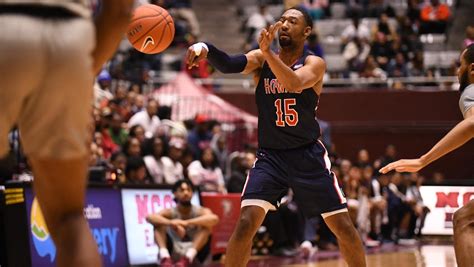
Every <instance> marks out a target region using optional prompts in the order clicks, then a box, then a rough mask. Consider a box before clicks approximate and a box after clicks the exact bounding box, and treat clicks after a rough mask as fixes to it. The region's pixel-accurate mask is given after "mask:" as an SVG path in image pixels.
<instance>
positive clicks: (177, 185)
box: [171, 179, 194, 193]
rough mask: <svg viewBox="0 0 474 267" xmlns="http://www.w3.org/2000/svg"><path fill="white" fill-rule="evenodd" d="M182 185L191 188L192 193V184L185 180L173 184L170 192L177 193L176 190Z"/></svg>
mask: <svg viewBox="0 0 474 267" xmlns="http://www.w3.org/2000/svg"><path fill="white" fill-rule="evenodd" d="M182 184H187V185H188V186H189V188H191V191H193V192H194V185H193V183H191V181H189V180H186V179H182V180H179V181H177V182H176V183H174V185H173V188H171V192H173V193H174V192H176V191H178V189H179V188H180V187H181V185H182Z"/></svg>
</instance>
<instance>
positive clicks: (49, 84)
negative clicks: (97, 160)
mask: <svg viewBox="0 0 474 267" xmlns="http://www.w3.org/2000/svg"><path fill="white" fill-rule="evenodd" d="M86 2H87V1H85V0H82V1H78V0H0V25H2V26H1V27H0V38H1V39H0V73H1V78H0V88H1V89H0V157H3V156H4V155H5V154H6V153H7V152H8V143H7V134H8V132H9V130H10V128H11V127H12V126H14V125H18V127H19V129H20V134H21V140H22V142H23V144H24V151H25V153H26V155H27V157H28V158H29V160H30V162H31V164H32V167H33V173H34V176H35V179H34V190H35V193H36V196H37V198H38V201H39V203H40V207H41V210H42V213H43V216H44V218H45V221H46V224H47V226H48V229H49V231H50V233H51V236H52V238H53V241H54V243H55V245H56V248H57V258H56V263H57V265H58V266H68V267H71V266H100V265H101V259H100V257H99V253H98V250H97V245H96V243H95V240H94V239H93V237H92V235H91V233H90V231H89V228H88V224H87V221H86V219H85V218H84V215H83V205H84V197H85V190H86V182H87V180H86V178H87V174H86V170H87V162H88V154H89V153H88V147H89V141H90V137H91V131H90V127H91V117H92V116H91V108H92V106H91V105H92V92H93V91H92V85H93V80H94V75H95V74H97V73H98V72H99V70H100V68H101V66H102V65H103V64H104V62H105V61H106V60H107V59H109V58H110V57H111V56H112V55H113V54H114V52H115V49H116V47H117V45H118V43H119V42H120V40H121V38H122V35H123V33H124V31H125V28H126V27H127V25H128V23H129V18H130V15H131V7H132V4H133V0H103V1H102V4H103V5H102V12H101V13H100V14H99V15H98V17H97V18H96V20H95V25H94V21H93V20H92V17H91V14H90V13H91V12H90V10H89V8H88V6H87V4H86ZM25 249H26V248H25Z"/></svg>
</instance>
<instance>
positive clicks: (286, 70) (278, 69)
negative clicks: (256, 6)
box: [259, 21, 326, 92]
mask: <svg viewBox="0 0 474 267" xmlns="http://www.w3.org/2000/svg"><path fill="white" fill-rule="evenodd" d="M281 26H282V23H281V22H280V21H279V22H277V23H275V24H274V25H271V26H270V27H269V29H268V30H267V29H264V30H262V32H261V33H260V38H259V45H260V50H261V52H262V54H263V57H264V59H265V60H266V61H267V62H268V65H269V66H270V69H271V70H272V72H273V73H274V74H275V76H276V77H277V79H278V81H279V82H280V83H281V84H283V86H284V87H285V89H286V90H287V91H288V92H301V91H302V90H303V89H305V88H312V87H314V86H315V85H316V84H317V83H319V82H320V81H322V79H323V76H324V72H325V71H326V64H325V62H324V60H322V59H321V58H319V57H316V56H308V57H307V58H306V61H305V64H304V66H303V67H301V68H299V69H297V70H295V71H293V70H292V69H291V68H290V67H288V66H287V65H286V64H285V63H284V62H283V61H281V59H280V58H279V57H278V55H276V54H275V53H274V52H273V51H272V50H271V49H270V45H271V43H272V41H273V39H274V38H275V33H276V32H277V31H278V29H279V28H280V27H281Z"/></svg>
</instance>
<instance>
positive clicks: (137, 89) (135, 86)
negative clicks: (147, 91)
mask: <svg viewBox="0 0 474 267" xmlns="http://www.w3.org/2000/svg"><path fill="white" fill-rule="evenodd" d="M128 90H129V91H131V92H135V93H136V94H137V95H140V94H141V93H142V91H143V89H142V86H141V85H140V84H138V83H132V84H131V85H130V88H128ZM143 103H145V102H143Z"/></svg>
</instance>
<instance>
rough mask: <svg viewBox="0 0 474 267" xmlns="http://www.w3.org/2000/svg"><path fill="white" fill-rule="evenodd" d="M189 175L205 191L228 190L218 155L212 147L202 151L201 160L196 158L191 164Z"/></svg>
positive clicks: (223, 191)
mask: <svg viewBox="0 0 474 267" xmlns="http://www.w3.org/2000/svg"><path fill="white" fill-rule="evenodd" d="M188 177H189V179H190V180H191V181H192V182H193V184H194V185H195V186H198V187H199V188H200V189H201V191H203V192H219V193H226V192H227V191H226V189H225V182H224V175H223V174H222V170H221V168H219V163H218V160H217V157H216V155H215V153H214V151H212V148H210V147H208V148H206V149H204V150H203V151H202V154H201V158H200V159H199V160H195V161H193V162H192V163H191V164H190V165H189V167H188Z"/></svg>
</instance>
